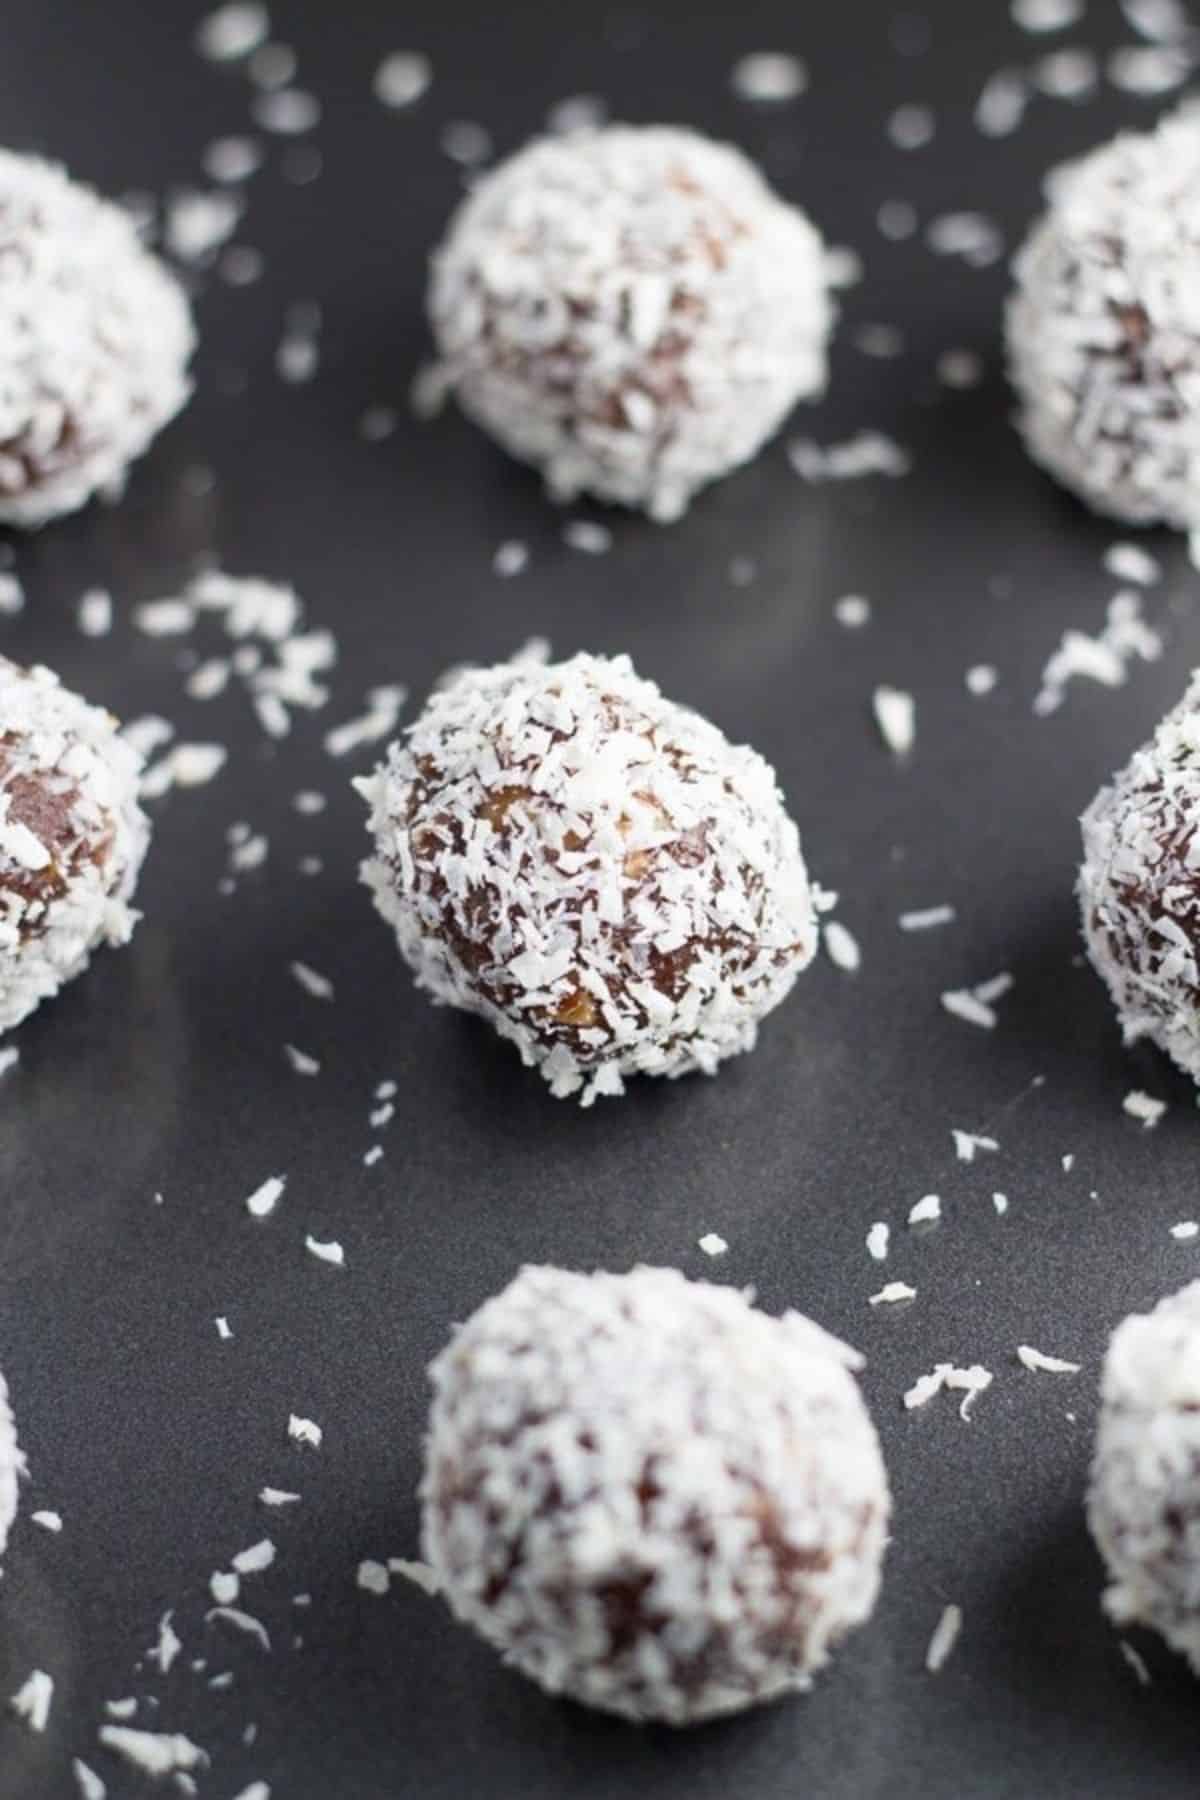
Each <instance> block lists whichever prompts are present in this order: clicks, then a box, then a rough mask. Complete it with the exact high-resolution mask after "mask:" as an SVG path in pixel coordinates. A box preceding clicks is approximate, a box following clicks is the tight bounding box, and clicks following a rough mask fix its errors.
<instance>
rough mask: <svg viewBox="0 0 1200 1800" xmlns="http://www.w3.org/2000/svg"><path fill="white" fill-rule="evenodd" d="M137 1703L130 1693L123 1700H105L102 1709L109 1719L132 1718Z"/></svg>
mask: <svg viewBox="0 0 1200 1800" xmlns="http://www.w3.org/2000/svg"><path fill="white" fill-rule="evenodd" d="M137 1706H138V1703H137V1701H136V1700H135V1699H134V1698H133V1696H132V1695H130V1696H129V1698H128V1699H125V1700H106V1701H105V1702H104V1710H105V1712H106V1713H107V1714H108V1716H109V1718H111V1719H132V1717H133V1715H134V1713H135V1712H136V1711H137Z"/></svg>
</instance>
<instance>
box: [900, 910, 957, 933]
mask: <svg viewBox="0 0 1200 1800" xmlns="http://www.w3.org/2000/svg"><path fill="white" fill-rule="evenodd" d="M957 917H958V914H957V913H956V912H955V910H954V908H953V907H952V906H945V905H943V906H925V907H920V908H918V909H917V910H916V911H915V912H903V913H901V914H900V917H899V919H898V920H897V921H896V923H897V924H898V925H899V927H900V929H901V931H936V930H937V929H938V927H939V926H942V925H953V923H954V921H955V919H956V918H957Z"/></svg>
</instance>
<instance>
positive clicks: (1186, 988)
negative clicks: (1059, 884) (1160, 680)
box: [1079, 676, 1200, 1081]
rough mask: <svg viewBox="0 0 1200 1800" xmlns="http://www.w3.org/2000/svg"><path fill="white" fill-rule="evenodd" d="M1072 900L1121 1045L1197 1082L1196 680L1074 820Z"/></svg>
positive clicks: (1199, 772) (1199, 766)
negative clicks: (1141, 1046)
mask: <svg viewBox="0 0 1200 1800" xmlns="http://www.w3.org/2000/svg"><path fill="white" fill-rule="evenodd" d="M1083 847H1084V856H1083V865H1082V868H1081V870H1080V874H1079V898H1080V905H1081V910H1082V915H1083V932H1084V937H1085V940H1086V942H1087V948H1088V954H1089V956H1090V957H1091V959H1092V963H1093V964H1094V966H1095V968H1096V969H1097V970H1098V972H1099V973H1100V975H1101V976H1102V977H1103V979H1104V981H1105V982H1106V984H1107V986H1108V990H1109V992H1110V993H1111V995H1112V997H1113V1000H1114V1001H1115V1003H1116V1008H1117V1016H1118V1018H1119V1019H1120V1022H1121V1028H1122V1031H1123V1033H1124V1037H1125V1041H1126V1042H1127V1043H1133V1042H1134V1041H1136V1040H1137V1039H1139V1038H1149V1039H1150V1040H1151V1042H1153V1043H1155V1044H1157V1045H1158V1046H1159V1048H1160V1049H1162V1050H1165V1051H1166V1052H1167V1054H1168V1056H1170V1057H1171V1058H1172V1059H1173V1060H1174V1061H1175V1062H1176V1063H1177V1064H1178V1065H1179V1067H1180V1068H1181V1069H1183V1070H1184V1071H1185V1072H1186V1073H1187V1074H1189V1075H1191V1076H1192V1078H1193V1079H1194V1080H1196V1081H1200V676H1194V677H1193V678H1192V682H1191V685H1190V686H1189V688H1188V690H1187V693H1186V694H1185V695H1184V697H1183V699H1182V700H1181V701H1180V702H1179V705H1178V706H1176V707H1174V708H1173V709H1172V710H1171V711H1170V712H1169V713H1168V714H1167V716H1166V718H1165V719H1163V720H1162V722H1161V724H1160V725H1159V727H1158V729H1157V731H1156V732H1155V734H1154V737H1153V739H1152V740H1151V742H1150V743H1149V744H1146V745H1144V746H1143V747H1142V749H1140V750H1138V751H1137V752H1136V754H1135V755H1134V756H1133V758H1132V759H1131V760H1130V762H1129V763H1128V764H1127V765H1126V767H1125V768H1124V769H1122V770H1121V772H1120V773H1119V774H1118V775H1116V776H1115V777H1114V779H1113V781H1112V784H1111V785H1110V786H1108V787H1104V788H1101V790H1100V792H1099V793H1098V794H1097V796H1096V798H1095V800H1094V801H1093V802H1092V804H1091V806H1090V807H1089V808H1088V810H1087V812H1086V813H1085V814H1084V815H1083Z"/></svg>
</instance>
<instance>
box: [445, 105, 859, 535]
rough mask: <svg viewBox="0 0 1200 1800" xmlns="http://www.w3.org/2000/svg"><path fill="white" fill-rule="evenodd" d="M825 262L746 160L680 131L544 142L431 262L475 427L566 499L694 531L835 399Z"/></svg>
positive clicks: (485, 187)
mask: <svg viewBox="0 0 1200 1800" xmlns="http://www.w3.org/2000/svg"><path fill="white" fill-rule="evenodd" d="M828 285H829V284H828V277H827V271H826V261H825V251H824V248H823V246H822V243H821V240H820V238H819V237H818V235H817V233H816V231H815V230H814V229H813V227H812V226H811V225H810V224H809V222H808V220H807V219H806V218H805V217H804V215H803V214H802V213H800V212H798V211H797V210H796V208H795V207H792V206H789V205H787V204H786V203H785V202H784V201H782V200H781V199H779V197H778V196H777V195H776V194H775V193H773V192H772V190H771V189H770V188H769V187H768V186H767V184H766V182H765V181H764V180H763V178H762V176H761V175H760V174H759V173H758V171H757V169H756V168H755V167H754V165H753V164H752V163H751V162H749V161H748V160H747V158H746V157H745V156H743V155H742V154H741V152H740V151H737V150H734V149H732V148H730V147H729V146H727V145H723V144H715V143H712V142H710V141H709V140H708V139H707V138H703V137H700V136H699V135H698V134H697V133H695V132H692V131H683V130H678V129H675V128H672V127H667V126H645V127H634V126H612V127H609V128H607V129H604V130H600V131H588V132H582V133H579V134H577V135H573V136H569V137H564V138H550V139H543V140H539V141H537V142H534V143H532V144H530V145H529V146H528V147H527V148H525V149H524V150H521V151H519V152H518V153H517V155H515V156H513V157H511V158H509V160H508V161H507V162H505V163H502V164H501V165H500V167H499V168H497V169H496V170H494V171H493V172H492V173H491V174H489V175H487V176H485V177H484V178H483V179H482V180H480V181H479V183H478V184H477V185H476V187H475V188H474V190H473V191H472V193H471V194H470V196H469V197H468V198H467V199H466V200H465V201H464V202H463V204H462V205H461V206H460V208H459V210H458V212H457V213H456V214H455V215H454V218H453V219H452V221H451V223H450V228H449V230H448V232H447V234H446V238H445V241H444V242H443V244H442V246H441V248H440V249H439V250H438V251H437V253H436V255H435V257H434V259H433V274H432V280H431V284H430V291H429V312H430V318H431V321H432V324H433V330H434V334H435V337H436V339H437V344H438V349H439V351H440V354H441V358H442V369H443V374H444V377H445V379H446V381H447V382H448V383H449V384H450V385H452V386H453V388H454V390H455V391H456V393H457V395H458V399H459V402H460V404H461V405H462V407H463V410H464V411H465V412H466V413H467V414H468V415H469V416H470V417H471V418H472V419H474V420H475V421H476V422H477V423H478V424H479V425H481V426H482V427H483V429H484V430H485V431H487V432H489V433H490V434H491V435H492V437H494V438H495V439H496V440H497V441H498V442H499V443H500V444H502V445H503V446H504V448H505V449H506V450H508V451H509V452H510V453H511V454H512V455H513V456H516V457H519V458H520V459H521V460H522V461H523V462H528V463H533V464H534V465H535V466H536V467H538V468H540V469H541V470H542V471H543V472H544V474H545V477H546V482H547V486H548V488H549V490H550V492H551V493H552V494H553V495H554V496H555V497H556V498H558V499H561V500H567V499H571V498H573V497H574V496H575V495H577V494H581V493H587V494H592V495H595V496H596V497H597V498H598V499H600V500H609V501H614V502H617V503H619V504H621V505H623V506H631V507H639V508H643V509H644V510H645V511H646V512H648V513H650V515H651V516H652V517H654V518H656V519H662V520H668V519H674V518H677V517H678V516H679V515H680V514H681V513H682V512H684V511H685V510H686V508H687V505H688V502H689V501H690V499H691V497H692V495H693V494H694V493H695V492H696V490H697V489H698V488H701V487H703V486H704V485H705V484H706V483H707V482H709V481H712V480H714V479H716V477H718V476H720V475H726V474H728V473H729V471H730V470H731V469H735V468H737V467H738V465H739V464H741V463H744V462H746V461H748V460H749V459H750V458H751V457H752V456H754V455H755V453H756V452H757V451H758V450H759V448H760V447H761V445H762V444H763V443H764V442H765V441H766V439H767V438H769V437H770V436H771V435H772V434H773V433H774V432H775V431H776V430H777V429H778V427H779V426H780V425H781V424H782V422H783V420H784V419H785V418H786V416H787V414H788V413H789V412H790V411H791V409H792V407H793V406H794V405H795V403H796V402H797V401H798V400H801V399H807V398H812V397H814V396H815V395H817V394H819V393H820V392H821V391H822V389H823V388H824V386H825V362H826V345H827V341H828V338H829V333H830V329H831V324H832V307H831V305H830V300H829V292H828Z"/></svg>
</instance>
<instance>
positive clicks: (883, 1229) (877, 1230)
mask: <svg viewBox="0 0 1200 1800" xmlns="http://www.w3.org/2000/svg"><path fill="white" fill-rule="evenodd" d="M891 1236H892V1228H891V1226H890V1225H885V1224H884V1222H883V1220H882V1219H879V1220H877V1221H876V1223H875V1224H874V1225H872V1227H871V1229H870V1231H868V1233H867V1254H868V1255H869V1256H871V1257H873V1258H874V1260H875V1261H876V1262H886V1261H887V1253H888V1244H889V1243H890V1241H891Z"/></svg>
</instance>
